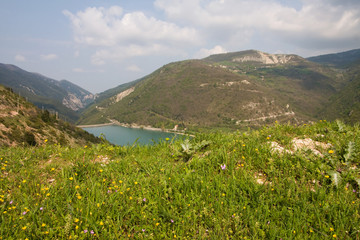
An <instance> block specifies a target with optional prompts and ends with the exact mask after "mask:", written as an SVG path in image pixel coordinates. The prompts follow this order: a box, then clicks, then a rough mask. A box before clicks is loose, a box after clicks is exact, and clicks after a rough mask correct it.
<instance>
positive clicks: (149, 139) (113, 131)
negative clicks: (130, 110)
mask: <svg viewBox="0 0 360 240" xmlns="http://www.w3.org/2000/svg"><path fill="white" fill-rule="evenodd" d="M82 129H84V130H85V131H87V132H89V133H92V134H94V135H95V136H97V137H99V136H100V135H103V136H104V137H105V138H106V140H108V141H109V142H111V143H113V144H115V145H122V146H124V145H132V144H133V143H134V142H135V141H136V140H137V143H140V144H153V143H156V142H159V141H160V139H163V140H165V139H166V138H170V139H172V138H174V137H175V138H177V137H178V136H179V135H177V134H175V133H168V132H161V131H150V130H145V129H139V128H127V127H122V126H115V125H110V126H98V127H82Z"/></svg>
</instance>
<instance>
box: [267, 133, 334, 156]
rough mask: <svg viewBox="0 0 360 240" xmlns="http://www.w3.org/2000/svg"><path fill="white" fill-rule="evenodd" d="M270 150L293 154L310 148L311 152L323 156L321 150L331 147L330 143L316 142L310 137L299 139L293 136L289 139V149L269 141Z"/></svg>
mask: <svg viewBox="0 0 360 240" xmlns="http://www.w3.org/2000/svg"><path fill="white" fill-rule="evenodd" d="M270 147H271V152H273V153H287V154H294V153H295V152H297V151H303V150H305V151H306V150H310V151H311V152H312V153H313V154H315V155H317V156H320V157H324V155H323V154H322V151H324V150H327V149H329V148H331V147H332V145H331V144H330V143H323V142H317V141H314V140H312V139H311V138H305V139H299V138H294V139H293V140H292V141H291V149H285V148H284V147H282V146H281V145H280V144H278V143H277V142H270Z"/></svg>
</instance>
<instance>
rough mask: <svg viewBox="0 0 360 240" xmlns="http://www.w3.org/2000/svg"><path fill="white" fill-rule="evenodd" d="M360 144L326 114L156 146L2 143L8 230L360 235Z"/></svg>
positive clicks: (0, 230)
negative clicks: (318, 118) (310, 121)
mask: <svg viewBox="0 0 360 240" xmlns="http://www.w3.org/2000/svg"><path fill="white" fill-rule="evenodd" d="M301 140H302V141H301ZM359 145H360V129H359V126H358V125H357V126H355V127H350V126H346V125H344V124H342V123H341V122H337V123H327V122H324V121H322V122H318V123H316V124H314V125H311V126H310V125H303V126H300V127H294V126H291V125H278V124H275V126H273V127H267V128H263V129H261V130H256V131H255V130H254V131H249V132H244V133H242V132H234V133H232V134H223V133H213V134H202V135H198V136H196V137H195V138H193V139H191V140H179V141H172V140H169V141H163V142H161V143H159V144H157V145H151V146H136V145H134V146H111V145H107V144H99V145H92V146H84V147H78V148H70V147H62V146H60V145H50V144H49V145H45V146H40V147H37V148H34V147H29V148H1V149H0V160H1V178H0V219H1V220H0V236H1V239H175V238H177V239H228V238H232V239H265V238H266V239H280V238H282V239H335V238H339V239H359V238H360V213H359V209H360V199H359V197H360V195H359V182H360V180H359V178H360V173H359V166H360V162H359V151H358V149H359ZM304 146H306V147H304ZM295 148H298V150H297V151H295Z"/></svg>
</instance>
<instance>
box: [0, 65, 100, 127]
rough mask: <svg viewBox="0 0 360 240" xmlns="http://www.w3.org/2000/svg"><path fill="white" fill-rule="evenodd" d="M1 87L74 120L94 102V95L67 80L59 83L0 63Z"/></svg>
mask: <svg viewBox="0 0 360 240" xmlns="http://www.w3.org/2000/svg"><path fill="white" fill-rule="evenodd" d="M0 84H3V85H4V86H7V87H10V88H12V89H13V90H14V91H15V92H17V93H20V94H21V95H22V96H24V97H26V98H27V99H28V100H29V101H30V102H32V103H34V104H35V105H37V106H38V107H40V108H42V107H44V108H46V109H49V110H51V111H56V112H59V114H60V115H61V116H62V117H64V118H67V119H68V120H72V121H75V120H77V118H78V114H77V113H76V112H75V111H78V110H80V109H83V108H84V107H85V106H87V105H88V104H89V103H91V102H92V101H93V100H94V98H95V96H94V95H93V94H91V93H90V92H88V91H86V90H84V89H82V88H80V87H79V86H77V85H75V84H72V83H70V82H68V81H66V80H62V81H56V80H54V79H51V78H47V77H45V76H42V75H40V74H37V73H30V72H27V71H24V70H23V69H21V68H19V67H16V66H14V65H9V64H0Z"/></svg>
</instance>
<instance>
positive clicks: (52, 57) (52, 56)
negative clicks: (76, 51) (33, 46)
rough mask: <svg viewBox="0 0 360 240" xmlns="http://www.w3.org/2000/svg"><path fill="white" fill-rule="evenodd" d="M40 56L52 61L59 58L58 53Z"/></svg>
mask: <svg viewBox="0 0 360 240" xmlns="http://www.w3.org/2000/svg"><path fill="white" fill-rule="evenodd" d="M40 58H41V59H42V60H45V61H51V60H54V59H57V58H58V56H57V55H56V54H47V55H40Z"/></svg>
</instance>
